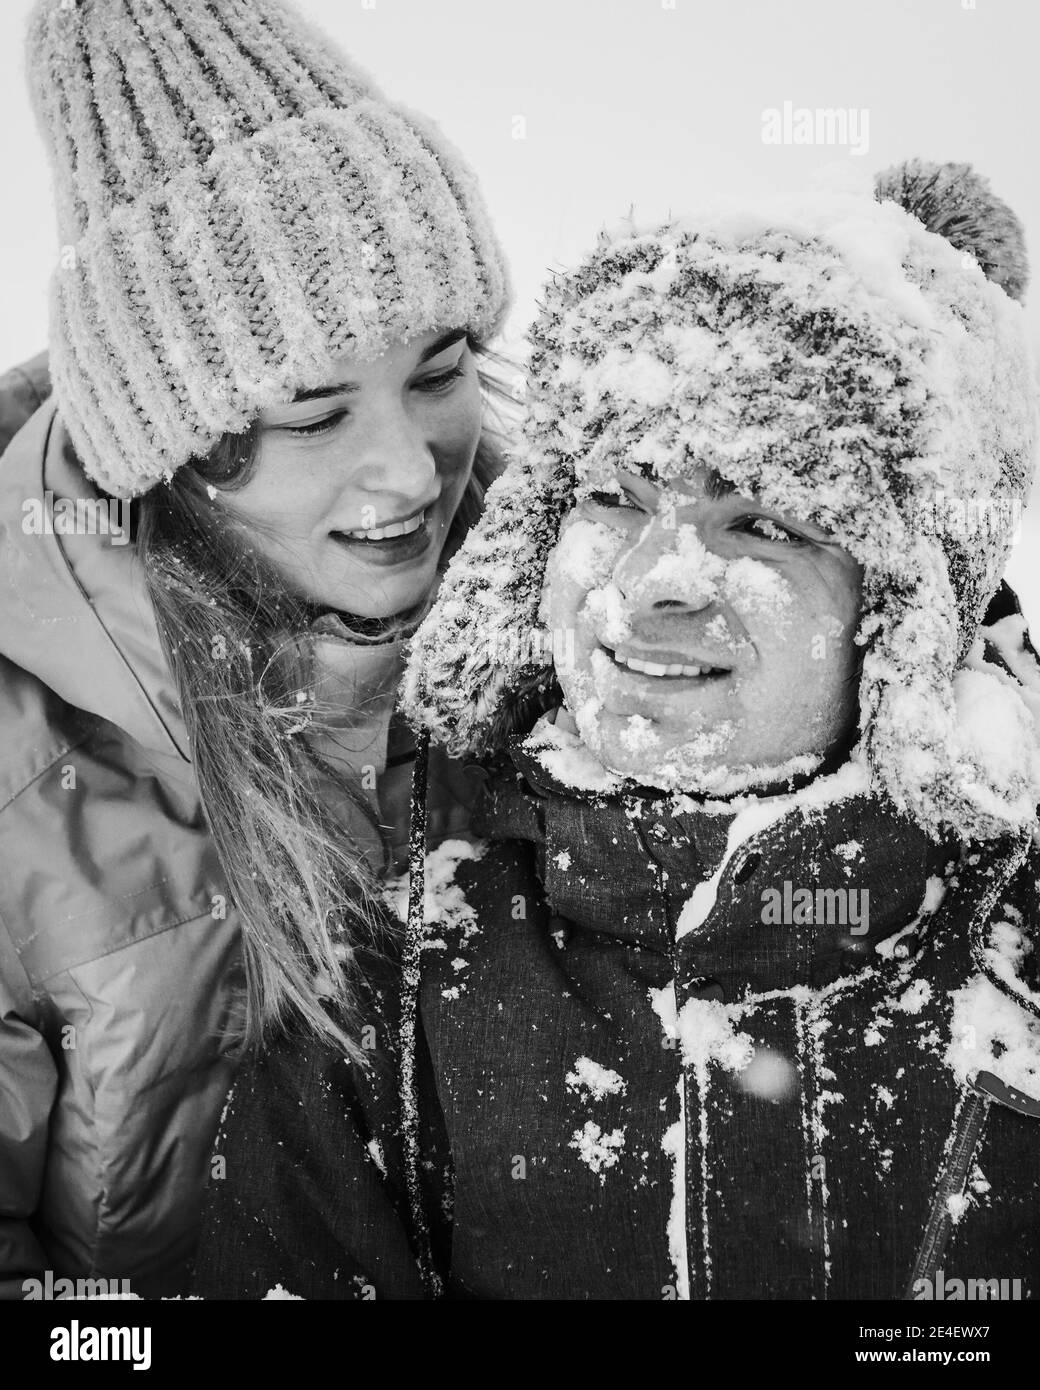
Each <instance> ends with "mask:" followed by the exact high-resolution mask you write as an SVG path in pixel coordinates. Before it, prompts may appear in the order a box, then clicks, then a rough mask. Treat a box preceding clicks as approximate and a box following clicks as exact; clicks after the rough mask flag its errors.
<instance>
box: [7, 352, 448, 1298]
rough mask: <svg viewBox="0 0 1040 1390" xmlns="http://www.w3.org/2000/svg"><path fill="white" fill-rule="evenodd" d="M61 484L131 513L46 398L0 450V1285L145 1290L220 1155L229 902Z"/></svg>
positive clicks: (146, 667) (159, 667) (389, 799)
mask: <svg viewBox="0 0 1040 1390" xmlns="http://www.w3.org/2000/svg"><path fill="white" fill-rule="evenodd" d="M32 365H33V364H30V366H32ZM35 366H36V368H38V370H37V371H36V372H35V374H33V373H30V374H29V375H26V374H25V372H24V371H22V372H20V373H19V374H18V375H17V377H16V378H15V377H9V378H8V380H7V381H6V382H0V402H2V403H3V409H2V410H0V419H2V422H3V426H4V428H5V429H8V428H9V427H13V426H14V425H16V424H17V416H18V413H19V410H20V409H22V408H24V407H28V408H29V409H31V408H32V406H33V405H34V403H35V401H34V395H35V394H45V392H46V378H45V373H44V372H43V367H42V363H40V362H37V363H36V364H35ZM33 382H35V383H36V387H35V388H34V390H30V389H29V385H32V383H33ZM27 383H29V385H27ZM8 388H10V389H8ZM63 498H70V499H83V498H92V499H93V501H95V502H96V503H97V504H98V506H102V505H104V508H105V517H106V518H107V520H108V522H109V523H112V522H114V523H115V525H116V526H117V527H119V526H121V525H122V524H123V523H124V521H125V520H126V518H125V515H124V513H123V512H122V511H120V510H118V504H113V507H114V508H117V509H116V510H113V511H110V509H109V507H108V505H107V503H103V502H102V499H100V498H98V497H97V496H96V494H93V490H92V488H91V485H90V484H89V483H88V482H87V481H86V479H85V478H84V475H83V473H82V471H81V469H80V467H79V465H78V463H77V461H76V459H75V457H74V455H73V453H72V450H71V447H70V445H69V441H68V437H67V435H66V432H65V430H64V428H63V426H62V423H61V420H60V418H59V417H58V416H57V414H56V412H55V409H54V407H53V405H52V404H51V403H47V404H44V405H43V406H42V407H41V408H40V409H38V410H37V411H36V413H35V414H34V415H33V416H32V419H31V420H30V421H29V422H28V423H27V424H25V425H24V427H23V428H22V429H21V430H20V432H19V433H18V434H17V435H16V437H15V438H14V440H13V442H12V443H11V444H10V446H9V447H8V448H7V450H6V452H5V453H4V455H3V459H2V462H0V527H2V535H0V604H2V606H3V611H2V617H0V731H2V745H0V746H2V752H0V1293H2V1294H3V1295H5V1296H7V1297H12V1298H20V1297H22V1296H23V1295H24V1293H25V1292H26V1289H27V1286H26V1282H25V1281H27V1280H30V1279H38V1280H41V1281H42V1280H43V1279H44V1277H45V1273H46V1271H48V1270H49V1271H51V1272H52V1273H53V1275H54V1277H55V1278H73V1279H75V1278H85V1279H98V1278H110V1279H126V1280H129V1282H130V1286H131V1288H132V1289H133V1291H134V1292H137V1293H139V1294H141V1295H143V1296H146V1297H147V1296H154V1295H158V1294H171V1293H176V1292H178V1291H180V1290H181V1289H182V1288H183V1287H184V1276H185V1270H186V1264H187V1261H188V1259H189V1257H190V1255H191V1253H192V1250H193V1248H194V1243H195V1238H196V1230H197V1224H198V1216H199V1209H200V1204H201V1196H202V1190H203V1186H204V1183H205V1181H206V1179H207V1177H208V1176H209V1175H210V1173H211V1171H212V1172H213V1173H215V1174H216V1175H217V1176H219V1174H220V1171H221V1170H220V1166H219V1164H211V1150H212V1147H213V1137H214V1133H215V1130H216V1125H217V1120H218V1117H219V1114H220V1110H221V1107H222V1105H223V1104H224V1098H225V1095H226V1092H227V1088H228V1085H229V1082H230V1080H231V1076H232V1059H231V1057H230V1055H229V1043H228V1039H227V1024H228V1019H229V1013H230V1010H231V1008H232V1006H233V1004H234V1001H235V999H236V998H237V992H238V984H239V976H238V969H239V966H238V944H237V943H238V935H239V925H240V924H239V921H238V918H237V915H236V911H235V908H234V906H233V904H232V903H231V902H230V901H229V900H228V897H227V890H226V886H225V883H224V878H223V874H222V871H221V866H220V864H219V862H218V859H217V855H216V852H215V849H214V846H213V843H212V840H211V837H210V835H209V833H208V830H207V827H206V824H205V821H204V818H203V813H202V808H201V805H200V800H199V793H198V789H197V786H196V783H195V779H194V775H193V771H192V765H191V761H190V750H189V748H188V744H187V738H186V735H185V729H184V724H183V722H182V720H181V716H180V713H179V710H178V708H177V699H176V692H175V689H174V685H173V681H172V678H171V676H170V674H169V672H168V669H167V667H166V664H165V661H164V659H163V657H162V654H161V651H160V647H159V640H158V634H157V631H156V627H155V621H154V616H153V613H152V609H151V604H150V601H149V599H148V596H147V594H146V592H145V589H144V585H143V578H142V574H141V569H140V566H139V564H138V563H137V562H136V558H135V554H134V548H133V546H132V545H130V544H125V543H123V541H122V540H121V538H120V536H119V535H118V534H116V535H113V534H112V532H111V530H110V529H109V527H108V526H105V527H104V529H101V528H99V526H98V524H95V526H94V528H93V530H92V531H91V530H87V529H86V527H85V526H84V527H82V528H80V533H79V534H63V532H64V530H65V523H64V521H61V520H59V519H58V518H59V517H60V516H61V514H62V512H63V508H62V506H61V499H63ZM131 505H133V504H131ZM95 515H97V514H95ZM56 532H57V534H56ZM314 650H315V656H316V669H318V670H319V671H321V673H322V680H321V686H322V689H321V694H322V697H323V698H324V699H325V700H326V701H327V702H334V701H335V699H336V698H337V691H339V693H340V695H343V697H344V700H345V699H346V698H349V695H350V693H351V691H352V690H353V689H354V687H355V685H356V683H357V682H356V674H357V673H356V669H355V668H356V665H357V661H358V660H359V659H360V660H362V661H363V662H364V661H367V660H368V659H369V658H368V656H366V654H365V653H363V652H362V653H360V655H359V654H357V652H356V649H353V648H351V647H350V646H349V645H348V644H347V643H345V642H344V641H342V640H341V639H339V638H337V635H336V631H335V629H334V628H333V629H332V630H331V631H330V630H326V629H323V630H322V631H321V633H319V634H315V637H314ZM369 674H371V673H369ZM344 692H345V694H344ZM391 706H392V690H391V692H390V697H389V699H388V700H384V701H382V703H381V704H380V706H379V716H378V717H379V719H380V721H381V724H380V728H379V730H370V731H369V734H370V736H369V737H368V738H367V739H366V741H365V743H366V747H371V748H372V749H373V750H374V751H373V752H372V753H371V755H370V756H368V757H367V761H368V762H370V763H372V764H374V765H375V766H376V767H377V769H378V771H379V772H380V773H383V774H384V775H383V776H382V778H381V780H380V781H379V784H378V795H379V802H380V807H381V809H382V812H383V820H384V824H386V825H387V826H388V828H389V836H390V839H391V840H392V841H396V843H397V846H398V849H399V850H400V848H401V846H402V844H403V838H404V833H405V832H404V830H403V829H400V828H399V826H398V822H399V821H400V818H401V816H402V815H403V814H405V812H403V811H402V809H401V807H402V804H403V802H405V801H406V799H407V787H408V785H409V783H410V756H411V754H410V748H409V746H408V745H407V744H406V743H405V742H404V741H403V740H402V739H400V738H397V737H396V736H395V738H394V740H393V744H392V746H391V747H390V750H389V751H390V761H391V763H392V764H393V765H392V766H391V767H389V768H388V769H386V771H385V772H384V765H385V763H386V760H387V756H388V739H389V734H388V727H387V725H388V721H389V718H390V709H391ZM352 746H360V745H357V744H354V745H352ZM395 753H396V756H394V755H395ZM442 766H443V765H442ZM449 780H450V781H451V786H450V790H447V791H445V787H446V786H447V783H448V781H449ZM464 782H465V779H464V778H462V779H461V781H460V779H459V778H458V777H455V778H454V779H453V780H452V779H447V778H446V777H437V778H435V784H436V788H437V793H436V794H437V798H438V812H437V814H438V818H439V824H440V829H441V833H443V834H448V833H457V832H458V830H459V829H460V827H462V826H464V825H465V824H466V821H467V818H468V808H467V807H466V806H465V805H464V804H463V803H462V801H461V800H460V799H459V797H460V796H461V795H462V794H463V793H464V791H465V786H464V785H463V784H464Z"/></svg>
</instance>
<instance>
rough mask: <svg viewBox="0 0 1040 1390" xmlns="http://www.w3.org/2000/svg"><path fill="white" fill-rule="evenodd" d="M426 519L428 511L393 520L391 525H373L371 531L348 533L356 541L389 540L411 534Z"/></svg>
mask: <svg viewBox="0 0 1040 1390" xmlns="http://www.w3.org/2000/svg"><path fill="white" fill-rule="evenodd" d="M425 520H426V513H425V512H420V513H419V515H418V516H411V517H409V518H408V520H407V521H391V522H390V524H389V526H373V527H372V528H371V530H369V531H348V532H347V535H348V536H351V537H352V538H353V539H354V540H356V541H389V540H393V538H394V537H395V536H410V535H411V534H412V532H413V531H418V529H419V527H420V526H421V525H422V524H423V522H424V521H425Z"/></svg>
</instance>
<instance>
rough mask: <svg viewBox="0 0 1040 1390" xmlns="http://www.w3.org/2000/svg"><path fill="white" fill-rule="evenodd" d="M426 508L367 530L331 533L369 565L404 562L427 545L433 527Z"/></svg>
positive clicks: (416, 557) (434, 528)
mask: <svg viewBox="0 0 1040 1390" xmlns="http://www.w3.org/2000/svg"><path fill="white" fill-rule="evenodd" d="M428 516H429V514H428V513H427V512H425V511H422V512H420V513H419V514H418V516H415V517H412V518H410V519H409V520H408V521H407V522H392V523H390V524H389V525H387V526H376V527H373V528H372V530H371V531H370V532H364V531H332V532H330V535H331V536H332V538H333V540H335V541H336V542H337V543H338V544H339V545H342V546H345V547H346V548H347V549H348V550H349V551H350V554H351V557H352V558H353V559H355V560H359V561H360V562H361V563H362V564H368V565H404V564H408V563H410V562H412V561H415V560H419V559H421V558H422V557H423V556H424V555H425V554H426V552H427V550H428V549H429V548H430V543H431V541H432V540H433V536H434V531H435V530H439V529H440V528H439V527H437V526H435V525H434V526H431V524H430V521H431V520H433V517H432V516H430V519H429V520H428Z"/></svg>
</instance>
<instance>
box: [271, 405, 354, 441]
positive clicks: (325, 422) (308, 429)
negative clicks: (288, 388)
mask: <svg viewBox="0 0 1040 1390" xmlns="http://www.w3.org/2000/svg"><path fill="white" fill-rule="evenodd" d="M346 413H347V412H346V411H345V410H334V411H333V412H332V414H331V415H323V416H322V417H321V419H320V420H309V421H308V422H307V424H305V425H283V426H282V427H281V428H282V429H284V430H285V432H286V434H302V435H308V436H313V435H316V434H328V433H329V431H330V430H334V429H335V428H336V426H337V425H338V424H339V422H340V421H341V420H342V419H343V417H344V416H345V415H346Z"/></svg>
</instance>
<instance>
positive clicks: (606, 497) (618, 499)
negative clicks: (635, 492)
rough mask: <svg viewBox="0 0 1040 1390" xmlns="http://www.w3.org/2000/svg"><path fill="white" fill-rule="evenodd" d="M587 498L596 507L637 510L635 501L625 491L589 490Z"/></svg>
mask: <svg viewBox="0 0 1040 1390" xmlns="http://www.w3.org/2000/svg"><path fill="white" fill-rule="evenodd" d="M586 499H587V500H588V501H589V502H591V503H592V505H593V506H594V507H610V508H612V509H613V510H615V511H629V512H631V511H635V509H636V507H635V503H634V502H633V501H632V499H631V498H630V497H629V496H628V495H627V494H626V493H624V492H589V493H586Z"/></svg>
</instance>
